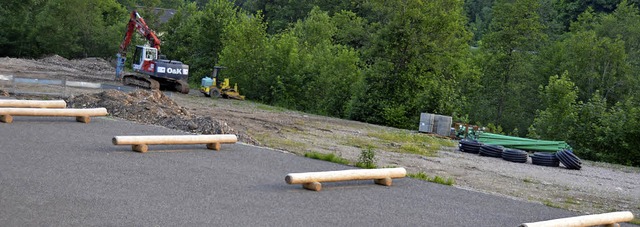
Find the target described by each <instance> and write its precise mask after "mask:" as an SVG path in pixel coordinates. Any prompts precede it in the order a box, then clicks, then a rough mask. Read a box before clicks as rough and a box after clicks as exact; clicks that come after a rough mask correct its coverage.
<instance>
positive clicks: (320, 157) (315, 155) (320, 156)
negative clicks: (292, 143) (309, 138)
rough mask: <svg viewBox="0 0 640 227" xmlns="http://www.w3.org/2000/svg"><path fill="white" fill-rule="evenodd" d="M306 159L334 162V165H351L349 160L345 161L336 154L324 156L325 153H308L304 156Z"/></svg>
mask: <svg viewBox="0 0 640 227" xmlns="http://www.w3.org/2000/svg"><path fill="white" fill-rule="evenodd" d="M304 156H305V157H307V158H313V159H318V160H323V161H327V162H333V163H338V164H343V165H348V164H349V160H347V159H344V158H342V157H340V156H339V155H336V154H333V153H331V154H323V153H319V152H315V151H312V152H307V153H305V154H304Z"/></svg>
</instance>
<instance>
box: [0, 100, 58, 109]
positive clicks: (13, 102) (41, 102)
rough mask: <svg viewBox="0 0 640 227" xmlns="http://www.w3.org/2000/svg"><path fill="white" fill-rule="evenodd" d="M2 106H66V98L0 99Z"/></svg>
mask: <svg viewBox="0 0 640 227" xmlns="http://www.w3.org/2000/svg"><path fill="white" fill-rule="evenodd" d="M0 107H14V108H66V107H67V102H65V101H64V100H15V99H0Z"/></svg>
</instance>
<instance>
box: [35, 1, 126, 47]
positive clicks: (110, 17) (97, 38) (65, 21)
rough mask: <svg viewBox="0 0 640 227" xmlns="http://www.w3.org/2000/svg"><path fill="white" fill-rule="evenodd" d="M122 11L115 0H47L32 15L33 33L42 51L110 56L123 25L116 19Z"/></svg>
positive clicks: (118, 40) (119, 17)
mask: <svg viewBox="0 0 640 227" xmlns="http://www.w3.org/2000/svg"><path fill="white" fill-rule="evenodd" d="M125 15H126V11H125V10H124V8H122V6H121V5H120V4H118V3H117V2H115V0H99V1H81V0H51V1H47V3H46V5H45V7H44V9H43V10H42V11H41V12H39V13H38V15H37V16H36V18H35V30H34V32H35V34H33V35H34V37H35V42H36V45H37V46H38V48H40V51H41V53H43V54H52V53H56V54H59V55H61V56H63V57H67V58H77V57H88V56H111V55H113V54H114V53H116V52H117V48H118V43H119V42H120V41H121V38H122V37H121V36H119V35H117V34H118V32H117V31H121V30H122V29H123V28H124V27H125V25H124V22H120V19H121V18H123V17H124V16H125ZM44 34H46V35H44Z"/></svg>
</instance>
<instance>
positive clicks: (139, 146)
mask: <svg viewBox="0 0 640 227" xmlns="http://www.w3.org/2000/svg"><path fill="white" fill-rule="evenodd" d="M131 150H133V151H137V152H140V153H144V152H147V151H148V150H149V146H147V145H146V144H134V145H131Z"/></svg>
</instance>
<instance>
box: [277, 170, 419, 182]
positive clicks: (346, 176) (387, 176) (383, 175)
mask: <svg viewBox="0 0 640 227" xmlns="http://www.w3.org/2000/svg"><path fill="white" fill-rule="evenodd" d="M406 175H407V170H405V169H404V168H384V169H352V170H339V171H325V172H308V173H290V174H287V176H286V177H285V181H286V182H287V184H307V183H314V182H335V181H348V180H376V183H380V184H383V185H391V179H392V178H402V177H405V176H406Z"/></svg>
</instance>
